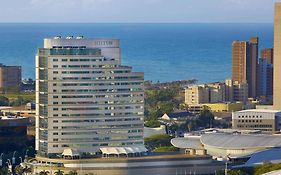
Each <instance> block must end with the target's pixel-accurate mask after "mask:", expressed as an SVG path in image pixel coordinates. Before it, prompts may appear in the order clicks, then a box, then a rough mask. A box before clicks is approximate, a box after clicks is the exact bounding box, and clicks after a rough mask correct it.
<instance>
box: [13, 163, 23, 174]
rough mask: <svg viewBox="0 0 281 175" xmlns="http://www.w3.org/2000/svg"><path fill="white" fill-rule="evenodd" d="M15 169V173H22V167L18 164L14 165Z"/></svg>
mask: <svg viewBox="0 0 281 175" xmlns="http://www.w3.org/2000/svg"><path fill="white" fill-rule="evenodd" d="M15 171H16V174H17V175H22V174H23V172H24V168H23V167H22V166H20V165H17V166H16V167H15Z"/></svg>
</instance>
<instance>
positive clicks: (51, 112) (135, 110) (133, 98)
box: [36, 37, 144, 157]
mask: <svg viewBox="0 0 281 175" xmlns="http://www.w3.org/2000/svg"><path fill="white" fill-rule="evenodd" d="M143 81H144V75H143V73H140V72H132V67H129V66H122V65H121V51H120V47H119V40H117V39H84V38H83V37H77V38H73V37H67V38H61V37H55V38H52V39H45V40H44V48H40V49H38V52H37V55H36V150H37V153H38V155H40V156H45V157H55V156H58V155H60V154H62V153H63V151H64V150H65V149H68V148H71V149H76V150H77V151H78V152H79V153H81V154H82V153H96V152H99V149H100V148H101V147H112V146H116V147H117V146H119V147H120V146H121V147H122V146H128V145H142V144H143V116H144V85H143V84H144V83H143Z"/></svg>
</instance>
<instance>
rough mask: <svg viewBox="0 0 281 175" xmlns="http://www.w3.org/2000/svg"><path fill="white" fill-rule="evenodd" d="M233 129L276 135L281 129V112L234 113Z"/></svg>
mask: <svg viewBox="0 0 281 175" xmlns="http://www.w3.org/2000/svg"><path fill="white" fill-rule="evenodd" d="M232 128H233V129H240V130H261V131H265V132H272V133H275V132H277V131H280V129H281V111H277V110H266V109H250V110H243V111H238V112H233V113H232Z"/></svg>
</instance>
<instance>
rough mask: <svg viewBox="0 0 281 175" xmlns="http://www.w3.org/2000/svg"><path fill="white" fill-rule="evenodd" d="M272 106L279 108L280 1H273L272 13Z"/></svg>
mask: <svg viewBox="0 0 281 175" xmlns="http://www.w3.org/2000/svg"><path fill="white" fill-rule="evenodd" d="M274 67H275V68H274V70H273V72H274V73H273V82H274V83H273V106H274V108H275V109H277V110H281V78H280V75H281V2H276V3H275V15H274Z"/></svg>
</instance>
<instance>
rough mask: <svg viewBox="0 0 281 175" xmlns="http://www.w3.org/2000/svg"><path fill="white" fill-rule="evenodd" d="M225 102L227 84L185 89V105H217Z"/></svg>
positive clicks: (204, 85) (194, 86) (196, 86)
mask: <svg viewBox="0 0 281 175" xmlns="http://www.w3.org/2000/svg"><path fill="white" fill-rule="evenodd" d="M223 101H225V84H224V83H219V82H216V83H210V84H203V85H193V86H190V87H188V88H186V89H185V104H187V105H197V104H202V103H217V102H223Z"/></svg>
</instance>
